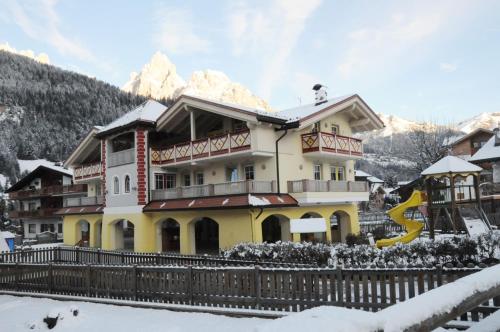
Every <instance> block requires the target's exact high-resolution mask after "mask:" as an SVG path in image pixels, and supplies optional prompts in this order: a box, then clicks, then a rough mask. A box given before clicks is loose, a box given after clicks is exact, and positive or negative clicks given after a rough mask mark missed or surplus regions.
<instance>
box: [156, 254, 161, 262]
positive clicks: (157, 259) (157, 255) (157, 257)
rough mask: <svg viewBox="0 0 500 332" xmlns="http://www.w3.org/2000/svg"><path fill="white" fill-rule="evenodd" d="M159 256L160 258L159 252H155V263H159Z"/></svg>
mask: <svg viewBox="0 0 500 332" xmlns="http://www.w3.org/2000/svg"><path fill="white" fill-rule="evenodd" d="M160 258H161V257H160V253H159V252H157V253H156V265H160Z"/></svg>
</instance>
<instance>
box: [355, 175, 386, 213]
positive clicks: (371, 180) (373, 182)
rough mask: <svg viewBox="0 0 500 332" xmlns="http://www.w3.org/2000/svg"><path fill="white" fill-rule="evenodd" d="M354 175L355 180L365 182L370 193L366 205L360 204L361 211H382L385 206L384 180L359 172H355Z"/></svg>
mask: <svg viewBox="0 0 500 332" xmlns="http://www.w3.org/2000/svg"><path fill="white" fill-rule="evenodd" d="M354 174H355V175H354V178H355V180H356V181H363V182H366V183H367V185H368V188H369V191H370V198H369V202H368V204H362V208H363V210H368V209H369V210H382V209H383V208H384V205H385V203H384V202H385V196H386V191H385V190H384V180H381V179H379V178H377V177H376V176H373V175H371V174H368V173H366V172H364V171H361V170H355V171H354Z"/></svg>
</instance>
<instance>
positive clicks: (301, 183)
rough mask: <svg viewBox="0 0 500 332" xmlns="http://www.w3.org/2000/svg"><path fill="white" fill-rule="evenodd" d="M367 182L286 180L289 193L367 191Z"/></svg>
mask: <svg viewBox="0 0 500 332" xmlns="http://www.w3.org/2000/svg"><path fill="white" fill-rule="evenodd" d="M367 191H368V184H367V183H366V182H364V181H333V180H329V181H323V180H297V181H288V192H289V193H303V192H367Z"/></svg>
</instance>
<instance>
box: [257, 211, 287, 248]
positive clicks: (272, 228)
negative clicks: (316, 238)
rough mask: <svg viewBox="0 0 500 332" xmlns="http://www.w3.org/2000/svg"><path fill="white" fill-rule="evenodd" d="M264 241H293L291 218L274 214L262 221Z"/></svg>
mask: <svg viewBox="0 0 500 332" xmlns="http://www.w3.org/2000/svg"><path fill="white" fill-rule="evenodd" d="M261 230H262V242H268V243H275V242H278V241H291V234H290V220H289V219H288V218H287V217H285V216H282V215H277V214H273V215H270V216H268V217H267V218H266V219H264V220H263V221H262V224H261Z"/></svg>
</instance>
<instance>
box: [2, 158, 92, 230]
mask: <svg viewBox="0 0 500 332" xmlns="http://www.w3.org/2000/svg"><path fill="white" fill-rule="evenodd" d="M72 181H73V174H72V172H71V171H69V170H67V169H64V168H62V167H58V166H48V165H46V166H43V165H41V166H39V167H37V168H36V169H34V170H33V171H32V172H30V173H29V174H27V175H26V176H25V177H23V178H22V179H21V180H19V181H18V182H17V183H15V184H14V185H13V186H11V187H10V188H9V189H7V190H6V193H8V194H9V199H10V200H12V201H13V202H14V210H13V211H9V218H10V219H13V220H15V221H18V222H19V223H20V224H22V225H23V232H24V238H25V239H36V238H37V237H38V236H40V234H44V233H46V234H48V237H49V238H50V237H51V236H50V235H51V234H53V235H54V236H53V237H54V239H62V236H63V223H62V218H61V216H60V215H58V214H56V213H55V212H57V211H58V210H60V209H61V208H62V207H63V206H64V205H65V204H66V202H67V201H68V200H72V199H75V198H77V197H80V196H82V195H83V194H84V193H85V194H86V192H87V188H86V186H85V185H73V182H72Z"/></svg>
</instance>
